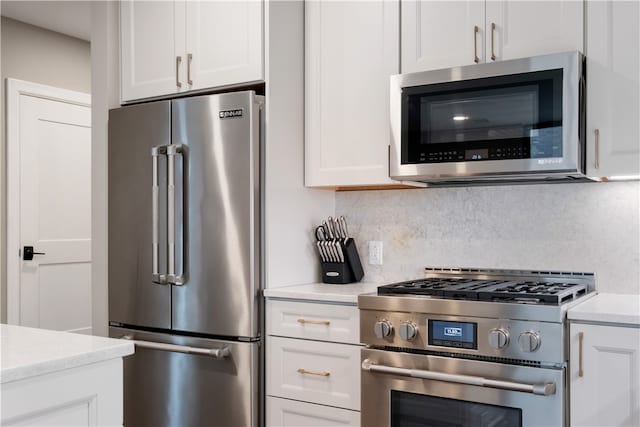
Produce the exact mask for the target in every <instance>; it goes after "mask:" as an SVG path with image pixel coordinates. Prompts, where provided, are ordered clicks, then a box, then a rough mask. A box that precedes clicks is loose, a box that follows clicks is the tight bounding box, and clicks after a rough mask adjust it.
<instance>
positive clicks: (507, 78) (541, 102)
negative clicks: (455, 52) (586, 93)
mask: <svg viewBox="0 0 640 427" xmlns="http://www.w3.org/2000/svg"><path fill="white" fill-rule="evenodd" d="M579 58H580V56H579V54H578V53H577V52H576V53H573V54H569V55H567V54H564V55H559V56H554V55H551V56H550V57H548V58H547V60H548V61H547V63H539V64H537V66H536V67H534V66H532V63H531V62H532V61H531V60H530V58H529V59H528V60H513V61H505V62H504V63H502V64H484V65H475V66H469V67H459V68H457V69H452V70H449V71H451V74H449V75H448V76H445V75H444V73H443V71H444V70H437V71H431V72H424V73H414V74H408V75H399V76H393V77H392V80H391V81H392V90H391V122H392V126H391V128H392V149H391V156H390V157H391V163H390V176H391V177H392V178H394V179H404V180H422V181H427V182H431V181H438V180H450V179H453V180H455V179H474V180H481V179H487V180H491V179H504V178H512V179H530V178H532V177H537V178H546V177H555V176H564V177H566V176H581V173H582V172H584V167H583V166H581V164H582V163H581V156H580V152H581V147H582V142H581V138H580V129H581V126H583V124H581V123H582V122H581V121H580V111H582V107H581V105H582V103H583V99H582V97H581V95H580V94H581V92H580V90H579V88H580V87H581V82H582V81H583V80H582V73H581V62H580V61H579ZM489 65H491V66H489ZM454 71H456V72H455V73H454ZM454 75H455V76H456V77H452V76H454ZM445 77H447V78H445Z"/></svg>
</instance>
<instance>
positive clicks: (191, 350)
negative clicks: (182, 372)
mask: <svg viewBox="0 0 640 427" xmlns="http://www.w3.org/2000/svg"><path fill="white" fill-rule="evenodd" d="M122 339H125V340H129V341H131V342H133V343H134V344H135V346H136V347H140V348H149V349H152V350H160V351H170V352H173V353H186V354H198V355H201V356H211V357H213V358H214V359H226V358H227V357H229V356H230V355H231V350H229V347H228V346H224V347H222V348H200V347H190V346H188V345H177V344H166V343H161V342H153V341H140V340H134V339H133V336H131V335H123V336H122Z"/></svg>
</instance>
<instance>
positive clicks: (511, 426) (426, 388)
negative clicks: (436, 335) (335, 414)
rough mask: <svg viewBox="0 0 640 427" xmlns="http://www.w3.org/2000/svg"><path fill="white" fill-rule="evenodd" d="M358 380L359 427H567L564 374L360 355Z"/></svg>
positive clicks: (375, 353) (396, 354)
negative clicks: (360, 422) (360, 362)
mask: <svg viewBox="0 0 640 427" xmlns="http://www.w3.org/2000/svg"><path fill="white" fill-rule="evenodd" d="M361 379H362V400H361V407H362V409H361V410H362V413H361V419H362V425H363V426H380V427H383V426H384V427H408V426H433V427H452V426H457V427H483V426H487V427H488V426H492V427H500V426H504V427H523V426H524V427H531V426H562V425H566V421H565V412H566V411H565V403H564V401H565V390H564V381H565V380H564V379H565V371H564V369H546V368H536V367H526V366H517V365H507V364H501V363H494V362H484V361H477V360H466V359H456V358H450V357H440V356H427V355H419V354H410V353H401V352H392V351H384V350H373V349H363V350H362V377H361Z"/></svg>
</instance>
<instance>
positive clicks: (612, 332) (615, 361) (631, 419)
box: [569, 323, 640, 427]
mask: <svg viewBox="0 0 640 427" xmlns="http://www.w3.org/2000/svg"><path fill="white" fill-rule="evenodd" d="M580 333H582V348H580V335H579V334H580ZM581 352H582V353H581ZM581 354H582V376H580V355H581ZM570 362H571V363H570V366H569V367H570V373H569V378H570V382H571V385H570V387H571V389H570V391H571V404H570V407H571V412H570V418H571V425H572V426H576V427H577V426H605V425H606V426H638V425H640V384H639V383H640V328H631V327H629V328H625V327H613V326H600V325H582V324H579V323H574V324H572V325H571V360H570Z"/></svg>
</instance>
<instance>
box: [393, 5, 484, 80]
mask: <svg viewBox="0 0 640 427" xmlns="http://www.w3.org/2000/svg"><path fill="white" fill-rule="evenodd" d="M401 10H402V12H401V14H402V21H401V22H402V29H401V31H402V36H401V40H402V72H403V73H412V72H415V71H425V70H435V69H438V68H449V67H455V66H459V65H470V64H474V63H476V62H484V59H485V49H484V44H485V43H484V40H485V29H484V22H485V5H484V2H482V1H474V0H471V1H416V0H403V1H402V4H401ZM476 59H477V61H476Z"/></svg>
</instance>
